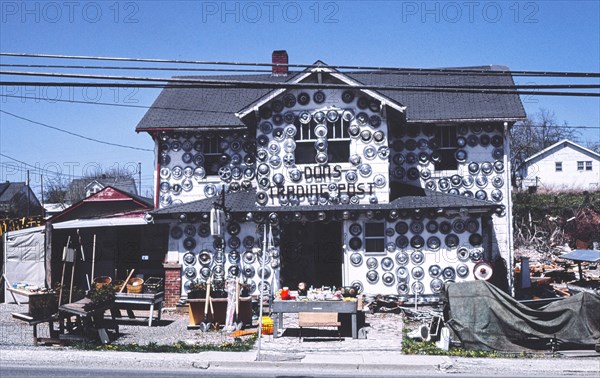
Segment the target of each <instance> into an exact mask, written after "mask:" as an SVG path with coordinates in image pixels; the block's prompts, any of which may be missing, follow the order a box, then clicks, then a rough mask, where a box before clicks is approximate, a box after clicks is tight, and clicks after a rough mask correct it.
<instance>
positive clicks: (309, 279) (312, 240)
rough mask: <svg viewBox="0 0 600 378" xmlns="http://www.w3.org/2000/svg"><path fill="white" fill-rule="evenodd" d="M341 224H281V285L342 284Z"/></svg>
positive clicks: (337, 285) (317, 285) (332, 222)
mask: <svg viewBox="0 0 600 378" xmlns="http://www.w3.org/2000/svg"><path fill="white" fill-rule="evenodd" d="M342 263H343V251H342V223H341V222H335V221H331V222H329V223H318V222H312V223H300V222H292V223H289V224H286V225H283V227H282V234H281V285H282V286H287V287H289V288H290V289H292V290H295V289H296V288H297V287H298V283H299V282H306V284H307V285H308V286H309V287H310V286H313V287H321V286H336V287H341V286H342Z"/></svg>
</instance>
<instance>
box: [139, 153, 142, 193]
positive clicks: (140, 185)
mask: <svg viewBox="0 0 600 378" xmlns="http://www.w3.org/2000/svg"><path fill="white" fill-rule="evenodd" d="M138 187H139V188H140V190H138V194H139V195H140V196H141V195H142V162H141V161H138Z"/></svg>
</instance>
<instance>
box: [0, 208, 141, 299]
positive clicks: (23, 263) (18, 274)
mask: <svg viewBox="0 0 600 378" xmlns="http://www.w3.org/2000/svg"><path fill="white" fill-rule="evenodd" d="M146 224H147V223H146V221H145V220H144V218H143V217H142V216H139V217H122V218H118V217H115V218H97V219H76V220H70V221H65V222H58V223H53V224H52V229H57V230H59V229H79V228H88V227H116V226H144V225H146ZM3 237H4V268H3V273H4V274H5V275H6V278H7V279H8V281H9V282H10V283H11V284H14V283H16V282H23V283H27V284H29V285H35V286H39V287H45V282H46V273H47V269H49V268H47V266H48V265H49V261H48V262H46V254H45V250H46V248H45V245H46V227H45V226H40V227H33V228H27V229H24V230H18V231H10V232H7V233H5V234H4V236H3ZM50 256H51V253H48V256H47V258H48V259H50ZM3 289H4V290H5V293H4V299H5V301H7V302H8V301H12V295H11V294H10V293H9V292H8V291H7V290H6V285H4V287H3ZM17 299H19V301H21V302H27V299H26V298H23V297H21V296H20V297H18V298H17Z"/></svg>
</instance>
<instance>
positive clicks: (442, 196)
mask: <svg viewBox="0 0 600 378" xmlns="http://www.w3.org/2000/svg"><path fill="white" fill-rule="evenodd" d="M215 201H218V198H205V199H201V200H198V201H193V202H188V203H184V204H180V205H174V206H169V207H166V208H163V209H159V210H155V211H152V212H151V214H152V215H154V216H158V217H161V216H162V217H165V216H167V217H168V216H169V215H172V214H181V213H207V212H209V211H210V210H211V209H212V208H213V203H214V202H215ZM255 202H256V189H251V190H248V191H243V192H237V193H229V194H227V195H226V197H225V207H227V208H228V209H230V210H231V211H232V212H248V211H258V212H272V211H275V212H283V211H343V210H363V211H366V210H392V209H417V208H418V209H437V208H455V209H458V208H480V209H489V210H492V209H493V208H496V207H497V206H498V205H497V204H495V203H493V202H490V201H482V200H478V199H474V198H468V197H465V196H460V195H453V194H446V193H440V192H435V191H432V190H427V189H420V188H416V192H414V193H412V195H408V196H403V197H399V198H396V199H395V200H393V201H392V202H390V203H388V204H375V205H350V204H348V205H335V206H333V205H315V206H308V205H306V206H283V207H281V206H277V207H268V206H266V207H265V206H258V205H256V204H255Z"/></svg>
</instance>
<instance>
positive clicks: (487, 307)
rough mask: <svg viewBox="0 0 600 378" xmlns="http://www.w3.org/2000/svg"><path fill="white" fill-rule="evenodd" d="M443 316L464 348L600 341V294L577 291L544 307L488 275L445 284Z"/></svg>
mask: <svg viewBox="0 0 600 378" xmlns="http://www.w3.org/2000/svg"><path fill="white" fill-rule="evenodd" d="M445 295H446V300H445V308H444V320H445V321H446V324H447V325H448V327H450V329H452V331H454V333H455V335H456V336H457V337H458V338H459V339H460V341H461V342H462V345H463V347H464V348H465V349H476V350H498V351H508V352H520V351H527V350H549V349H550V348H551V347H550V345H549V343H550V340H551V339H553V338H555V339H556V340H558V342H559V349H588V348H593V347H594V344H596V343H598V342H600V296H598V295H594V294H590V293H579V294H577V295H574V296H572V297H567V298H564V299H561V300H558V301H555V302H551V303H549V304H547V305H546V306H544V307H541V308H540V309H532V308H529V307H527V306H525V305H523V304H520V303H519V302H517V301H516V300H514V299H513V298H512V297H510V296H509V295H507V294H506V293H504V292H502V291H501V290H499V289H498V288H496V287H495V286H493V285H491V284H489V283H487V282H485V281H473V282H463V283H450V284H447V285H446V290H445Z"/></svg>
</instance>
